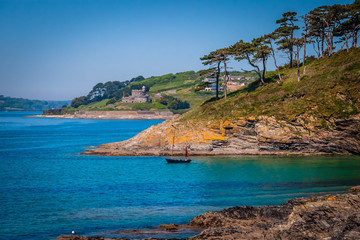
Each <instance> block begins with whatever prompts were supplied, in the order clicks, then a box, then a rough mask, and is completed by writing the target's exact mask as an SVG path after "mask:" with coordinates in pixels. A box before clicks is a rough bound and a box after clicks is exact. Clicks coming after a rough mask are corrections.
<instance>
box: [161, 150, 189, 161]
mask: <svg viewBox="0 0 360 240" xmlns="http://www.w3.org/2000/svg"><path fill="white" fill-rule="evenodd" d="M165 159H166V161H167V162H168V163H189V162H191V159H190V158H189V152H188V150H187V146H186V147H185V158H184V159H173V158H172V154H171V158H165Z"/></svg>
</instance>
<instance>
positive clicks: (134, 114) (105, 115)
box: [28, 111, 174, 120]
mask: <svg viewBox="0 0 360 240" xmlns="http://www.w3.org/2000/svg"><path fill="white" fill-rule="evenodd" d="M173 116H174V114H173V113H172V112H170V111H76V112H75V113H74V114H62V115H45V114H42V115H33V116H28V117H45V118H65V119H66V118H70V119H72V118H74V119H128V120H150V119H155V120H156V119H159V120H166V119H171V118H173Z"/></svg>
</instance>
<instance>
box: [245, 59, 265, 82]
mask: <svg viewBox="0 0 360 240" xmlns="http://www.w3.org/2000/svg"><path fill="white" fill-rule="evenodd" d="M246 59H247V60H248V62H249V64H250V65H251V66H252V67H254V68H255V69H256V70H255V72H256V73H257V75H259V78H260V81H261V83H262V84H263V85H265V82H264V79H263V78H262V75H261V71H260V68H259V66H257V65H255V64H253V63H252V62H251V61H250V57H249V55H246Z"/></svg>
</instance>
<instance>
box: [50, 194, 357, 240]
mask: <svg viewBox="0 0 360 240" xmlns="http://www.w3.org/2000/svg"><path fill="white" fill-rule="evenodd" d="M168 226H169V227H163V230H164V231H178V230H179V229H182V228H184V227H186V225H168ZM187 226H191V227H197V228H202V229H204V230H203V231H202V232H201V233H200V234H198V235H196V236H193V237H190V238H188V239H189V240H200V239H201V240H203V239H224V240H225V239H226V240H228V239H348V240H353V239H354V240H355V239H360V195H359V194H350V193H348V194H338V195H326V196H317V197H308V198H296V199H293V200H290V201H288V202H287V203H285V204H283V205H280V206H264V207H248V206H244V207H232V208H228V209H224V210H222V211H218V212H207V213H205V214H202V215H199V216H197V217H195V218H194V219H192V220H191V222H190V223H189V224H188V225H187ZM138 231H141V230H138ZM101 239H103V238H101V237H98V238H90V237H78V236H61V237H59V238H58V239H57V240H101ZM148 239H155V238H148Z"/></svg>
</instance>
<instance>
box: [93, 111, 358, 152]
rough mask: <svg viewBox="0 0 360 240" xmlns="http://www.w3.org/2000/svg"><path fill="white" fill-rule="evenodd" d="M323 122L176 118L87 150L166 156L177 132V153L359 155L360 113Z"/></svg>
mask: <svg viewBox="0 0 360 240" xmlns="http://www.w3.org/2000/svg"><path fill="white" fill-rule="evenodd" d="M319 122H321V121H320V120H319V119H314V118H313V117H311V116H302V117H299V118H298V119H297V121H295V122H285V121H281V120H276V119H275V118H273V117H266V116H262V117H258V118H257V119H255V118H239V119H233V120H227V121H218V122H215V121H209V122H201V121H200V122H196V121H194V120H191V121H185V120H183V119H181V117H177V118H174V119H171V120H167V121H165V122H163V123H161V124H158V125H157V126H152V127H150V128H148V129H146V130H144V131H143V132H141V133H139V134H138V135H136V136H135V137H133V138H131V139H129V140H126V141H123V142H118V143H110V144H103V145H100V146H98V148H96V149H89V150H87V151H86V154H96V155H107V156H127V155H133V156H139V155H168V154H169V152H170V147H171V145H172V141H173V138H174V136H175V141H174V142H175V148H174V150H175V154H177V155H181V154H183V151H184V147H185V145H189V146H190V154H191V155H240V154H360V115H354V116H352V117H350V118H347V119H328V120H326V121H325V120H324V122H322V123H321V124H320V123H319ZM174 133H175V135H174Z"/></svg>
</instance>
